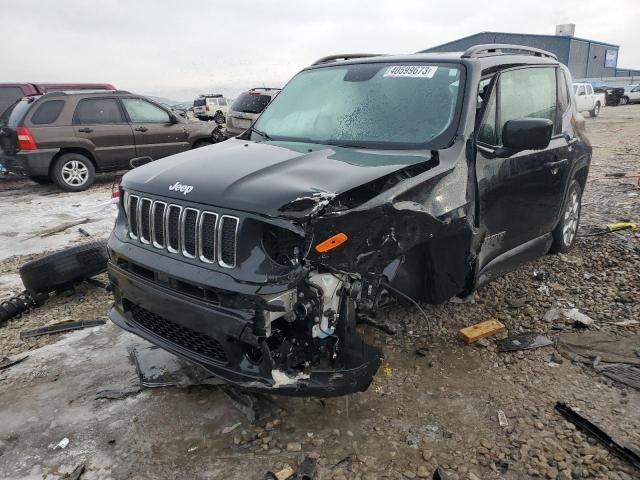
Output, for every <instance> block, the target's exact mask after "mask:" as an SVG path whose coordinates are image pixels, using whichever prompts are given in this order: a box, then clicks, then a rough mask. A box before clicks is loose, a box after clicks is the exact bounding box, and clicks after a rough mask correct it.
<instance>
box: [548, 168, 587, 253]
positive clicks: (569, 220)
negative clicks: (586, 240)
mask: <svg viewBox="0 0 640 480" xmlns="http://www.w3.org/2000/svg"><path fill="white" fill-rule="evenodd" d="M581 209H582V189H581V188H580V184H579V183H578V182H577V181H576V180H574V181H573V182H571V185H570V186H569V193H568V195H567V199H566V200H565V204H564V208H563V209H562V216H561V217H560V221H559V222H558V225H557V226H556V228H555V229H554V230H553V243H552V245H551V250H550V251H551V252H552V253H561V252H567V251H569V250H570V249H571V247H572V246H573V244H574V242H575V241H576V235H577V233H578V226H579V225H580V211H581Z"/></svg>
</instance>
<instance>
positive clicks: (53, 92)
mask: <svg viewBox="0 0 640 480" xmlns="http://www.w3.org/2000/svg"><path fill="white" fill-rule="evenodd" d="M96 93H100V94H114V93H122V94H128V95H129V94H131V92H129V91H127V90H104V89H98V90H91V89H86V90H69V89H67V90H51V91H49V92H45V93H44V94H43V95H49V96H57V95H81V94H91V95H93V94H96Z"/></svg>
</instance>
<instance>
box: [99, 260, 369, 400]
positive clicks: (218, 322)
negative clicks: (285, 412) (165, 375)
mask: <svg viewBox="0 0 640 480" xmlns="http://www.w3.org/2000/svg"><path fill="white" fill-rule="evenodd" d="M109 277H110V280H111V283H112V285H113V293H114V297H115V305H114V307H113V309H112V310H111V313H110V318H111V320H112V321H113V322H114V323H115V324H116V325H118V326H119V327H121V328H123V329H124V330H127V331H129V332H132V333H135V334H136V335H138V336H140V337H142V338H144V339H146V340H148V341H149V342H151V343H153V344H155V345H158V346H159V347H160V348H163V349H165V350H167V351H169V352H171V353H173V354H175V355H178V356H180V357H182V358H185V359H187V360H189V361H191V362H193V363H196V364H198V365H200V366H202V367H204V368H205V369H206V370H208V371H209V372H211V373H212V374H213V375H215V376H216V377H218V378H220V379H222V380H224V381H225V382H227V383H230V384H233V385H236V386H238V387H240V388H243V389H246V390H250V391H259V392H264V393H271V394H281V395H292V396H319V397H331V396H339V395H346V394H350V393H355V392H359V391H364V390H366V389H367V387H368V386H369V384H370V383H371V380H372V378H373V376H374V375H375V373H376V371H377V370H378V367H379V366H380V362H381V351H380V350H379V349H378V348H375V347H372V346H369V345H367V344H365V343H364V342H363V341H362V339H361V338H360V337H359V335H358V334H357V333H356V332H355V318H354V321H353V328H345V329H344V331H341V332H338V331H336V336H337V337H339V341H338V343H339V345H340V347H341V348H340V351H339V355H338V358H337V359H335V360H334V361H333V362H331V361H328V360H327V358H326V356H325V357H323V356H322V355H319V354H318V350H317V349H314V341H313V339H312V338H311V334H310V332H309V331H308V330H306V329H300V330H299V334H297V336H296V337H295V338H294V339H291V338H289V340H287V341H283V342H279V343H276V342H275V341H274V338H275V335H272V336H271V337H265V336H262V335H256V333H255V332H256V325H259V324H260V322H259V320H260V319H261V318H264V314H265V312H264V311H261V310H252V309H240V308H228V307H225V306H222V305H220V304H215V303H213V302H209V301H205V300H201V299H197V298H194V297H192V296H188V295H185V294H182V293H179V292H176V291H175V290H171V289H169V288H167V287H165V286H162V285H159V284H157V283H155V282H153V281H151V280H148V279H145V278H142V277H140V276H137V275H134V274H132V273H131V272H128V271H126V270H123V269H121V268H119V267H118V266H116V265H113V264H110V265H109ZM353 313H354V314H355V312H353ZM294 323H295V322H294ZM347 330H348V332H347ZM296 332H298V331H297V330H296ZM291 344H295V351H296V355H297V357H296V359H297V358H298V357H304V358H307V359H309V361H308V362H307V363H306V364H305V365H304V367H302V368H296V369H293V368H291V361H290V357H291V356H290V355H289V356H288V355H287V354H284V353H283V352H284V351H285V345H286V350H287V351H292V350H294V348H293V347H292V346H291ZM299 364H300V362H298V363H297V364H296V365H299Z"/></svg>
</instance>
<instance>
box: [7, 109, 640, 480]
mask: <svg viewBox="0 0 640 480" xmlns="http://www.w3.org/2000/svg"><path fill="white" fill-rule="evenodd" d="M587 123H588V129H589V132H590V138H591V140H592V142H593V144H594V160H593V164H592V169H591V172H590V177H589V181H588V184H587V189H586V192H585V196H584V208H583V219H582V227H581V234H583V235H585V234H589V233H593V232H594V231H595V230H594V229H595V228H600V227H603V226H604V225H606V224H608V223H612V222H614V221H619V220H630V221H634V222H640V188H639V187H638V186H637V184H636V182H637V179H631V178H618V179H612V178H611V177H606V175H607V174H611V173H619V172H621V173H626V174H627V175H629V176H630V175H634V174H635V175H639V174H640V105H638V106H629V107H618V108H614V107H609V108H607V109H605V110H604V111H603V113H602V115H601V117H599V118H597V119H587ZM7 188H12V190H11V191H19V190H20V189H22V188H24V189H27V190H28V191H29V192H31V191H32V190H33V189H34V188H35V187H33V185H32V184H29V183H28V182H23V183H22V184H20V181H6V182H5V181H4V180H2V179H0V190H2V189H4V191H6V190H7ZM101 188H102V189H104V188H106V187H105V185H102V186H98V187H94V189H92V190H91V192H94V191H96V190H99V189H101ZM1 193H3V191H0V194H1ZM8 198H10V200H8ZM19 198H20V197H19V196H12V197H6V196H2V195H0V208H6V205H7V204H6V202H7V201H11V202H16V201H19ZM73 198H76V197H73ZM78 198H79V197H78ZM1 211H6V210H1ZM4 224H5V223H4V220H3V225H4ZM76 240H78V239H75V238H74V239H70V240H69V241H70V242H73V241H76ZM1 246H2V248H4V243H3V244H2V245H1ZM3 257H4V258H5V260H2V261H0V274H5V275H8V274H15V273H16V272H17V269H18V267H19V266H20V264H21V263H22V262H23V261H24V260H25V259H26V257H24V256H21V257H12V258H7V257H9V255H3ZM109 303H110V300H109V295H108V294H107V293H106V292H105V291H104V290H103V289H101V288H99V287H96V286H93V285H89V284H83V285H80V286H78V287H77V288H76V289H75V290H74V291H71V292H67V293H65V294H63V295H60V296H59V297H56V298H54V299H52V300H51V302H50V303H49V304H48V305H46V306H45V307H41V308H39V309H37V310H35V311H33V312H32V313H30V314H28V315H26V316H24V317H23V318H22V319H18V320H15V321H13V322H11V323H10V324H9V325H8V326H5V327H3V328H0V357H2V356H4V355H6V356H14V357H18V356H19V355H20V354H22V353H27V354H28V355H29V358H27V359H26V360H25V361H24V362H22V363H20V364H18V365H15V366H13V367H11V368H8V369H6V370H0V405H2V407H0V478H6V479H12V480H16V479H58V478H63V476H64V474H65V473H68V472H71V471H72V470H73V469H74V468H75V467H76V466H77V465H79V464H82V463H84V464H85V465H86V472H85V473H84V475H83V476H82V477H81V478H82V479H84V480H90V479H111V478H112V479H125V478H127V479H149V478H154V479H164V478H167V479H169V478H171V479H173V478H193V479H261V478H263V476H264V473H265V472H266V471H268V470H272V469H277V468H279V467H281V466H282V465H283V464H285V463H288V464H291V465H297V464H298V463H299V462H300V461H301V460H302V459H303V458H304V457H305V456H308V455H310V456H313V457H315V458H317V459H318V462H319V466H320V472H321V477H320V478H333V479H336V480H337V479H349V480H351V479H363V480H364V479H378V478H379V479H385V478H391V479H413V478H431V472H432V471H433V469H434V468H435V467H436V466H438V465H439V466H440V467H442V468H443V469H444V471H445V472H446V473H447V474H448V475H449V479H451V480H455V479H459V480H462V479H469V480H477V479H528V478H534V479H537V478H541V479H556V478H558V479H563V480H568V479H579V478H585V479H587V478H594V479H614V480H615V479H632V478H640V471H639V470H634V469H633V468H632V467H631V466H630V465H628V464H627V463H625V462H624V461H622V460H620V459H618V458H617V457H615V456H613V455H612V454H610V453H609V452H608V451H607V450H606V449H605V448H603V447H602V446H601V445H600V444H598V443H597V442H595V441H593V440H592V439H590V438H589V437H587V436H586V435H584V434H583V433H580V432H578V431H576V429H575V427H574V426H573V425H572V424H570V423H568V422H566V421H564V420H563V419H562V417H561V416H560V415H558V414H557V413H555V412H554V405H555V404H556V402H557V401H563V402H566V403H568V404H569V405H571V406H573V407H576V408H579V409H580V410H581V411H582V412H583V413H584V414H585V415H587V416H588V417H589V418H590V419H591V420H593V421H594V422H596V423H598V424H599V425H601V426H602V427H604V428H605V429H606V430H607V431H608V432H610V433H611V434H612V435H613V436H615V437H617V438H620V439H622V440H624V441H627V442H631V443H635V444H636V445H640V392H639V391H637V390H634V389H632V388H629V387H625V386H624V385H622V384H619V383H616V382H614V381H612V380H610V379H608V378H607V377H605V376H602V375H600V374H597V373H595V372H594V370H593V369H592V368H591V367H590V366H588V365H583V364H581V363H578V362H574V361H571V360H570V359H568V358H564V357H562V356H560V355H559V354H558V352H557V351H556V349H555V348H554V347H553V346H550V347H545V348H539V349H536V350H528V351H525V352H516V353H500V352H498V351H497V349H496V345H495V342H494V340H493V339H491V340H490V341H487V342H483V345H466V344H464V343H463V342H462V341H461V340H460V339H459V337H458V330H459V329H460V328H462V327H464V326H467V325H471V324H474V323H477V322H480V321H484V320H487V319H491V318H495V319H498V320H500V321H501V322H503V323H504V324H505V325H506V327H507V329H508V332H509V333H511V334H513V333H517V332H520V331H531V330H534V331H538V332H542V333H543V334H545V335H546V336H548V337H549V338H551V339H557V338H559V336H561V335H562V334H563V333H565V332H573V331H575V328H574V327H573V326H572V325H571V324H570V323H569V322H567V321H564V320H561V319H560V320H559V319H556V320H548V319H547V320H544V319H543V317H544V316H545V313H546V312H547V311H548V310H549V309H551V308H553V307H557V308H577V309H579V310H580V311H581V312H583V313H585V314H587V315H588V316H589V317H591V318H592V319H593V320H594V321H595V323H596V325H597V326H598V327H599V328H600V330H599V331H601V332H611V333H612V334H614V335H618V336H620V338H623V337H624V338H628V337H629V336H631V335H636V336H637V335H638V334H639V333H640V328H638V327H637V326H636V327H633V326H631V327H630V326H626V327H622V326H616V325H613V323H614V322H620V321H625V320H640V233H637V232H636V233H633V232H630V231H625V232H620V233H615V234H608V235H597V236H590V237H584V238H580V239H579V240H578V242H577V245H576V247H575V248H574V250H573V251H572V252H570V253H569V254H567V255H549V256H546V257H544V258H541V259H539V260H537V261H536V262H534V263H532V264H529V265H526V266H524V267H522V268H521V269H520V270H518V271H516V272H513V273H511V274H509V275H507V276H506V277H504V278H501V279H499V280H497V281H495V282H493V283H492V284H490V285H488V286H487V287H485V288H483V289H482V290H480V291H479V292H477V294H476V295H475V296H474V297H473V298H472V299H469V300H468V301H466V302H465V303H459V302H455V303H454V302H449V303H446V304H444V305H439V306H426V307H425V310H426V313H427V315H428V316H429V318H430V319H431V322H432V323H433V330H432V331H431V332H428V331H427V328H426V324H425V322H424V319H423V318H422V317H421V315H420V314H419V312H417V311H416V309H415V308H413V307H410V306H394V307H392V308H390V309H389V310H388V311H386V312H384V314H383V315H381V319H382V320H384V321H385V322H386V323H387V324H388V325H389V326H390V327H392V328H393V329H394V330H395V332H396V333H395V334H394V335H389V334H387V333H384V332H382V331H380V330H378V329H374V328H372V327H369V326H363V327H362V332H363V334H364V335H365V337H366V338H367V340H368V341H370V342H373V343H376V344H378V345H382V346H383V349H384V354H385V359H384V368H381V369H380V371H379V372H378V375H377V376H376V378H375V379H374V382H373V384H372V385H371V387H370V388H369V389H368V390H367V391H366V392H364V393H361V394H357V395H352V396H350V397H348V398H337V399H328V400H319V399H315V398H307V399H298V398H280V397H270V396H260V397H256V398H255V399H254V401H255V403H254V409H255V417H256V419H255V422H254V423H253V424H252V423H250V421H249V420H248V419H247V417H246V416H245V415H244V414H243V413H242V412H241V411H240V409H238V408H236V407H235V406H234V405H233V404H232V403H231V401H230V400H229V399H228V397H227V396H226V395H225V394H224V393H223V392H222V391H221V389H220V388H219V387H216V386H195V387H189V388H160V389H142V390H141V391H140V392H138V393H135V392H134V393H133V394H132V395H131V396H129V397H128V398H126V399H122V400H105V399H99V400H96V399H95V396H96V391H97V390H99V389H102V388H131V387H132V386H134V385H136V384H137V382H138V378H137V374H136V370H135V366H134V365H133V363H132V361H131V358H130V355H129V351H130V350H131V348H133V347H135V346H136V345H141V344H144V342H142V341H141V340H139V339H137V338H136V337H134V336H132V335H129V334H127V333H124V332H121V331H119V330H118V329H117V328H116V327H115V326H114V325H113V324H110V323H108V324H107V325H105V326H102V327H96V328H93V329H87V330H83V331H79V332H75V333H72V334H67V335H55V336H49V337H40V338H38V339H32V340H29V341H23V340H20V338H19V332H20V330H23V329H26V328H33V327H35V326H40V325H45V324H47V323H51V322H54V321H60V320H67V319H73V320H79V319H93V318H105V317H106V315H107V313H108V308H109ZM636 338H637V337H636ZM638 346H639V347H640V343H639V345H638ZM499 410H502V411H503V412H504V413H505V415H506V417H507V420H508V426H506V427H501V426H500V425H499V423H498V417H497V413H498V411H499ZM234 427H235V428H234ZM65 437H66V438H68V439H69V445H68V446H67V447H66V448H64V449H61V448H58V449H54V448H53V447H54V446H55V445H56V444H57V443H58V442H59V441H60V440H61V439H63V438H65Z"/></svg>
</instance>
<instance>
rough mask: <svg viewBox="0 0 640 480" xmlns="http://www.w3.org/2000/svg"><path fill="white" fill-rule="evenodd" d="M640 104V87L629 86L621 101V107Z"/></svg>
mask: <svg viewBox="0 0 640 480" xmlns="http://www.w3.org/2000/svg"><path fill="white" fill-rule="evenodd" d="M637 102H640V85H627V86H626V87H624V94H623V95H622V98H621V99H620V105H627V104H628V103H637Z"/></svg>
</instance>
